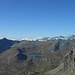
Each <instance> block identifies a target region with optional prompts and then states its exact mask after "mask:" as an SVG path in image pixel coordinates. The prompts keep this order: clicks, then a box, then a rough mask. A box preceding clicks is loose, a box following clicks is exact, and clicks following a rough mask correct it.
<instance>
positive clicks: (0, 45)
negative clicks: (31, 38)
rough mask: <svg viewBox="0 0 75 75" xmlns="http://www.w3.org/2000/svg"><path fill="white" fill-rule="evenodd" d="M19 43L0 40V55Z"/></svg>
mask: <svg viewBox="0 0 75 75" xmlns="http://www.w3.org/2000/svg"><path fill="white" fill-rule="evenodd" d="M17 42H19V41H12V40H9V39H7V38H3V39H0V53H2V52H4V51H5V50H7V49H10V48H11V46H12V45H13V44H15V43H17Z"/></svg>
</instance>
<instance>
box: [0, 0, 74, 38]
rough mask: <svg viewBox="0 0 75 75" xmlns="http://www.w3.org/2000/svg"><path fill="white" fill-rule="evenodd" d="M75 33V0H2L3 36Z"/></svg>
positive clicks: (1, 35) (0, 29) (0, 7)
mask: <svg viewBox="0 0 75 75" xmlns="http://www.w3.org/2000/svg"><path fill="white" fill-rule="evenodd" d="M71 34H75V0H0V37H7V38H23V37H25V38H26V37H27V38H31V37H45V36H46V37H47V36H50V37H52V36H59V35H64V36H67V35H71Z"/></svg>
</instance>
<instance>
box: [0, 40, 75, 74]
mask: <svg viewBox="0 0 75 75" xmlns="http://www.w3.org/2000/svg"><path fill="white" fill-rule="evenodd" d="M74 46H75V39H67V40H66V39H65V40H63V39H50V40H47V41H24V40H23V41H20V42H17V43H15V44H14V45H13V46H12V47H11V48H9V49H8V50H5V51H4V52H2V53H1V54H0V75H5V74H6V75H75V73H74V68H75V66H74V65H75V47H74Z"/></svg>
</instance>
